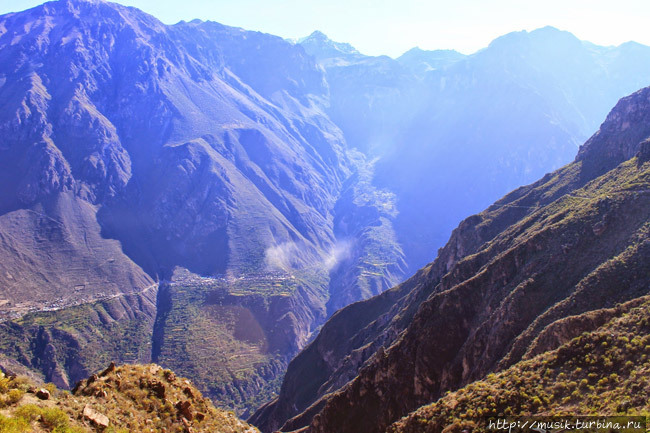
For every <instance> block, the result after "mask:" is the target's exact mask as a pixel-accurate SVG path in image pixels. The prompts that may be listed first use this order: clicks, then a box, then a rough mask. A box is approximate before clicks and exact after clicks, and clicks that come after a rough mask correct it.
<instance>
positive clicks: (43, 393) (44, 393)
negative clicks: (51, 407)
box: [36, 388, 50, 400]
mask: <svg viewBox="0 0 650 433" xmlns="http://www.w3.org/2000/svg"><path fill="white" fill-rule="evenodd" d="M36 397H38V398H40V399H41V400H49V399H50V391H48V390H47V389H45V388H41V389H39V390H38V391H36Z"/></svg>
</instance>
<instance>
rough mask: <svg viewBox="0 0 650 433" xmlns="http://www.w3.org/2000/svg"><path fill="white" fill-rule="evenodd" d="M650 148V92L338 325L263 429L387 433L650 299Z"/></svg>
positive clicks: (292, 370)
mask: <svg viewBox="0 0 650 433" xmlns="http://www.w3.org/2000/svg"><path fill="white" fill-rule="evenodd" d="M649 137H650V88H646V89H644V90H641V91H639V92H637V93H635V94H633V95H631V96H629V97H626V98H624V99H622V100H621V101H620V102H619V103H618V104H617V105H616V107H615V108H614V109H613V110H612V111H611V113H610V114H609V115H608V116H607V119H606V121H605V122H604V123H603V125H602V126H601V128H600V130H599V132H597V133H596V134H595V135H594V136H592V137H591V138H590V139H589V140H588V141H587V142H586V143H585V144H584V145H583V146H582V147H581V149H580V152H579V154H578V156H577V157H576V160H575V161H574V162H573V163H572V164H569V165H567V166H565V167H563V168H562V169H560V170H558V171H556V172H554V173H552V174H549V175H546V176H545V177H544V178H542V179H541V180H540V181H538V182H536V183H534V184H532V185H529V186H526V187H522V188H519V189H517V190H515V191H513V192H512V193H510V194H509V195H507V196H506V197H504V198H503V199H501V200H499V201H498V202H496V203H495V204H494V205H492V206H491V207H489V208H488V209H487V210H485V211H484V212H483V213H481V214H478V215H475V216H472V217H470V218H468V219H466V220H465V221H463V222H462V223H461V224H460V226H459V227H458V228H457V229H456V230H455V231H454V232H453V234H452V236H451V239H450V241H449V242H448V243H447V245H446V246H445V247H444V248H443V249H441V251H440V253H439V255H438V258H437V259H436V260H435V261H434V262H433V263H431V264H430V265H428V266H426V267H425V268H423V269H422V270H420V271H419V272H418V273H417V274H416V275H415V276H414V277H412V278H411V279H409V280H408V281H406V282H405V283H403V284H402V285H400V286H398V287H396V288H394V289H391V290H389V291H387V292H385V293H383V294H382V295H379V296H378V297H376V298H372V299H370V300H367V301H364V302H361V303H357V304H354V305H351V306H349V307H347V308H345V309H343V310H341V311H339V312H338V313H337V314H336V315H334V316H333V317H332V318H331V319H330V320H329V321H328V322H327V323H326V324H325V325H324V327H323V330H322V331H321V333H320V334H319V336H318V337H317V338H316V340H315V341H314V342H313V343H311V344H310V345H309V346H308V347H307V348H306V349H305V350H304V351H303V352H302V353H301V354H299V355H298V356H297V357H296V358H295V359H294V360H293V361H292V363H291V364H290V366H289V369H288V372H287V375H286V377H285V381H284V383H283V386H282V391H281V394H280V396H279V398H278V399H277V400H276V401H274V402H271V403H270V404H269V405H267V406H265V407H264V408H262V409H260V411H258V413H257V414H256V415H255V416H254V417H253V418H252V419H251V420H252V421H253V423H255V424H256V425H259V426H260V427H261V429H262V430H264V431H272V430H273V429H276V428H279V427H280V426H282V424H284V426H283V427H282V430H283V431H292V430H296V429H298V428H301V427H303V426H307V425H308V426H309V427H308V428H307V431H311V432H331V431H337V432H348V431H349V432H381V431H384V430H385V429H386V428H387V427H388V426H389V425H390V424H391V423H392V422H394V421H396V420H398V419H399V418H400V417H402V416H404V415H406V414H408V413H409V412H411V411H413V410H415V409H417V408H418V407H419V406H421V405H423V404H427V403H430V402H432V401H435V400H436V399H437V398H439V397H440V396H441V395H443V394H444V392H445V391H448V390H454V389H458V388H459V387H462V386H463V385H465V384H467V383H469V382H472V381H475V380H478V379H481V378H484V377H485V376H486V375H487V374H488V373H490V372H493V371H498V370H502V369H505V368H508V367H509V366H512V365H514V364H516V363H517V362H519V361H521V360H522V359H524V357H525V356H527V353H539V351H547V350H553V349H555V348H556V347H557V346H558V345H560V344H562V343H564V342H565V341H567V340H568V339H571V338H573V337H575V336H577V335H578V334H579V333H581V332H582V330H580V329H581V328H579V327H577V328H574V329H573V330H570V331H567V332H565V333H564V335H563V334H562V333H560V334H559V338H555V339H549V340H548V341H546V342H545V343H544V344H545V345H544V346H540V344H541V343H540V340H536V338H537V337H538V336H539V335H540V333H542V331H543V330H544V329H549V327H552V326H560V323H561V321H562V320H563V319H565V318H567V317H570V316H576V315H580V314H584V313H586V312H589V311H593V310H597V309H602V308H611V307H613V306H614V305H615V304H616V303H619V302H625V301H628V300H630V299H634V298H637V297H639V296H643V295H646V294H648V292H649V290H650V287H649V286H648V281H649V279H650V268H649V267H648V263H650V262H649V261H648V257H649V254H650V242H649V241H648V240H649V239H650V238H649V236H648V234H649V233H648V230H650V225H649V223H648V221H649V220H650V200H648V191H649V190H650V144H649V143H650V141H649V140H648V138H649ZM576 329H577V330H578V331H579V332H578V334H571V332H575V331H576ZM299 383H306V384H308V386H306V387H305V389H304V391H303V392H298V393H295V394H294V391H295V389H296V387H297V384H299ZM292 417H293V418H292ZM290 418H292V419H290Z"/></svg>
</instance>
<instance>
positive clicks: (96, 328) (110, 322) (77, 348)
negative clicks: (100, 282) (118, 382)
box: [0, 298, 154, 385]
mask: <svg viewBox="0 0 650 433" xmlns="http://www.w3.org/2000/svg"><path fill="white" fill-rule="evenodd" d="M128 302H136V301H133V300H127V302H122V301H121V300H119V299H118V298H114V299H109V300H104V301H99V302H94V303H91V304H84V305H80V306H74V307H69V308H65V309H61V310H56V311H43V312H36V313H30V314H27V315H26V316H24V317H22V318H21V319H19V320H16V321H14V322H7V323H2V324H0V350H2V353H3V354H4V355H5V356H7V357H10V358H13V359H17V360H21V359H32V358H33V357H34V354H35V353H36V352H39V351H42V350H43V349H44V347H45V346H47V345H50V347H52V348H53V349H54V350H52V351H49V352H48V355H49V356H48V357H47V358H45V359H41V360H40V362H43V363H50V364H52V365H56V366H59V370H60V371H61V372H62V373H63V374H64V377H65V376H66V375H67V372H66V370H65V367H64V366H69V365H70V364H73V365H75V366H76V369H75V372H76V375H77V376H73V377H70V378H69V382H70V383H69V384H70V385H73V384H74V382H75V381H77V380H79V379H81V377H82V376H85V375H87V374H89V373H90V372H93V371H97V370H99V369H100V368H101V367H102V366H104V365H107V364H108V363H109V362H111V361H116V362H120V363H138V362H146V361H148V360H149V359H150V353H151V332H152V329H153V321H154V318H153V315H154V312H153V310H152V311H151V312H146V311H136V310H127V309H126V308H130V307H129V306H125V304H127V303H128Z"/></svg>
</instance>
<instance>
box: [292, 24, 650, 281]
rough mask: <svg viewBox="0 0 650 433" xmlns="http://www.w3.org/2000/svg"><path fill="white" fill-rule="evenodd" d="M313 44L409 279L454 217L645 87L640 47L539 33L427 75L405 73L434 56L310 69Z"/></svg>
mask: <svg viewBox="0 0 650 433" xmlns="http://www.w3.org/2000/svg"><path fill="white" fill-rule="evenodd" d="M315 42H316V41H315V40H312V41H310V45H309V46H307V45H304V46H305V49H306V50H307V51H308V52H309V53H311V54H314V55H315V56H316V58H317V59H319V61H320V63H321V64H322V65H323V66H324V67H325V69H326V72H327V81H328V83H329V86H330V94H331V104H330V108H329V109H328V113H329V115H330V117H331V118H332V119H333V120H334V121H335V122H336V123H337V124H338V125H339V126H340V127H341V129H342V130H343V132H344V134H345V137H346V139H347V141H348V143H349V144H350V145H352V146H354V147H357V148H359V149H362V150H363V151H364V152H367V153H368V154H369V155H371V156H372V157H377V158H378V162H377V166H376V179H375V184H376V185H379V186H381V187H384V188H388V189H389V190H391V191H393V192H394V193H395V194H396V196H397V210H398V211H399V214H398V216H397V219H396V223H395V226H396V230H397V232H398V240H399V241H400V242H401V243H402V245H403V247H404V252H405V254H406V260H407V263H408V265H409V267H410V270H411V272H415V271H416V270H417V269H418V268H420V267H421V266H423V265H424V264H426V263H428V262H429V261H431V260H433V259H434V258H435V252H436V251H437V249H438V248H439V247H441V246H443V245H444V243H445V242H446V240H447V239H448V237H449V234H450V232H451V230H452V229H453V228H454V227H455V226H456V225H457V224H458V221H460V220H461V219H462V218H464V217H465V216H467V215H469V214H471V213H474V212H478V211H479V210H481V209H483V208H484V207H486V206H488V205H489V204H490V203H492V202H493V201H494V200H496V199H498V198H499V197H501V196H503V194H505V193H507V192H508V191H510V190H512V189H514V188H516V187H518V186H520V185H524V184H527V183H530V182H533V181H534V180H535V179H538V178H539V177H541V176H543V175H544V174H545V173H548V172H550V171H552V170H555V169H557V168H559V167H561V166H562V165H564V164H566V163H568V162H569V161H571V159H572V158H573V157H574V155H575V152H576V150H577V148H578V145H579V144H580V143H582V142H584V141H585V140H586V139H587V138H588V137H589V136H590V135H591V134H592V133H593V132H594V131H595V130H596V129H597V127H598V124H599V123H600V122H601V121H602V119H603V118H604V117H605V115H606V114H607V112H608V110H609V109H610V108H611V107H612V106H613V105H614V104H615V103H616V101H617V100H618V99H619V98H621V97H623V96H624V95H627V94H629V93H631V92H633V91H635V90H637V89H639V88H642V87H644V86H647V85H649V84H650V75H649V74H648V70H649V67H650V48H649V47H645V46H642V45H638V44H623V45H621V46H619V47H598V46H595V45H593V44H589V43H586V42H582V41H580V40H578V39H577V38H575V37H574V36H573V35H571V34H570V33H567V32H562V31H559V30H556V29H554V28H550V27H547V28H542V29H538V30H535V31H533V32H530V33H528V32H515V33H511V34H508V35H505V36H503V37H501V38H498V39H496V40H495V41H493V42H492V43H491V44H490V46H489V47H487V48H485V49H484V50H481V51H479V52H477V53H475V54H473V55H470V56H465V57H462V56H460V58H454V56H452V57H451V58H449V60H448V61H446V60H444V59H445V58H447V57H445V56H442V57H441V58H442V60H440V62H441V63H439V64H436V65H432V66H431V69H432V70H429V71H427V72H417V71H414V68H415V69H417V68H418V67H419V68H420V69H422V65H421V64H420V66H417V64H418V63H417V62H425V63H426V62H427V60H426V59H427V54H430V55H435V53H436V52H432V53H425V52H418V51H410V52H408V53H406V54H405V55H404V56H403V57H401V58H400V59H397V60H392V59H389V58H387V57H367V56H360V55H356V56H355V57H350V56H349V55H341V56H339V57H338V58H327V59H326V60H322V59H321V57H322V55H321V54H320V51H319V50H318V45H317V44H316V43H315ZM329 45H331V43H325V42H323V46H325V47H327V46H329ZM440 54H444V53H440ZM410 59H412V60H410ZM418 59H419V60H418ZM413 62H415V64H414V63H413ZM434 66H435V67H434ZM427 68H428V67H427ZM424 198H426V199H424Z"/></svg>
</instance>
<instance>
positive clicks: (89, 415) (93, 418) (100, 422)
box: [82, 405, 109, 428]
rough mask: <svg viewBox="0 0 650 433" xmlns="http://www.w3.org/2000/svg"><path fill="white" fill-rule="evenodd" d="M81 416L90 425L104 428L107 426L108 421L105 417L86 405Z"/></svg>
mask: <svg viewBox="0 0 650 433" xmlns="http://www.w3.org/2000/svg"><path fill="white" fill-rule="evenodd" d="M82 415H83V417H84V418H86V419H87V420H88V421H90V422H91V423H93V424H95V425H96V426H97V427H103V428H106V427H108V425H109V420H108V417H107V416H106V415H103V414H101V413H99V412H97V411H95V410H94V409H93V408H91V407H90V406H88V405H86V406H84V410H83V413H82Z"/></svg>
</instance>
